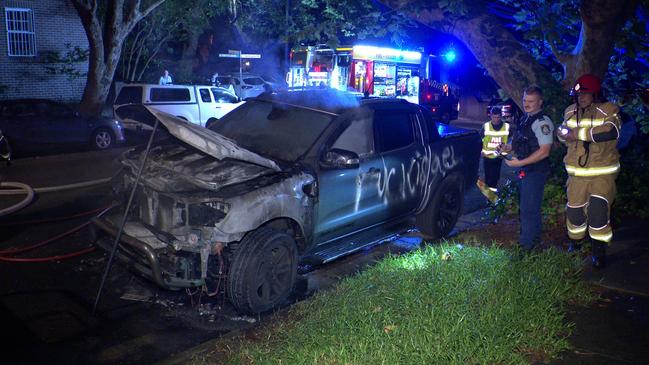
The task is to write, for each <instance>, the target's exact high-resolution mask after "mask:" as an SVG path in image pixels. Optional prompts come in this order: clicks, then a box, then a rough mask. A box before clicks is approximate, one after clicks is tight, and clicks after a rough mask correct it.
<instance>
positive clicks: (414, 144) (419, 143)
mask: <svg viewBox="0 0 649 365" xmlns="http://www.w3.org/2000/svg"><path fill="white" fill-rule="evenodd" d="M374 129H375V131H376V133H375V135H376V148H377V150H378V152H379V155H380V156H381V159H382V164H383V166H382V171H381V179H380V181H379V184H378V194H379V196H380V198H381V203H382V204H383V206H384V209H383V220H389V219H393V218H397V217H399V216H402V215H405V214H408V213H410V212H412V211H413V210H415V209H416V208H417V206H418V205H419V199H420V195H421V194H420V191H421V188H422V187H421V186H420V185H423V182H422V181H421V176H423V174H422V168H423V167H422V161H423V160H424V157H425V150H424V145H423V140H422V132H421V130H420V128H419V123H418V122H417V116H416V111H411V110H408V109H406V110H403V109H402V110H394V109H391V110H377V111H376V112H375V114H374Z"/></svg>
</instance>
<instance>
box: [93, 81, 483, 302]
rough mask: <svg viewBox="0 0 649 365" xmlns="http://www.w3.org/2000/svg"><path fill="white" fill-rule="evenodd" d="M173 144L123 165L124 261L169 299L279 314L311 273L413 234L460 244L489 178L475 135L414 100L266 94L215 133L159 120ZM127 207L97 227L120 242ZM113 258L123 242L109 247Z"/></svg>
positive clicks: (129, 157) (133, 155)
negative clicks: (181, 294)
mask: <svg viewBox="0 0 649 365" xmlns="http://www.w3.org/2000/svg"><path fill="white" fill-rule="evenodd" d="M143 111H144V112H145V113H150V115H149V116H147V117H146V118H157V120H159V121H160V123H161V127H162V125H164V127H165V128H166V130H167V131H169V133H170V134H171V135H172V136H173V137H171V138H170V139H168V140H167V141H166V143H162V144H158V145H156V146H155V147H153V148H152V149H151V151H150V153H149V155H148V156H149V157H148V160H147V166H146V168H145V169H144V170H139V166H140V164H141V163H142V161H143V157H142V156H143V154H144V153H145V151H144V150H143V149H144V147H139V148H137V149H133V150H131V151H129V152H128V153H126V154H125V155H123V156H122V161H121V162H122V164H123V165H124V169H123V170H122V176H116V177H115V181H114V191H115V192H116V193H117V195H116V200H117V201H119V202H122V203H125V202H126V201H127V200H128V199H127V197H128V195H129V192H130V191H131V190H132V189H133V188H134V184H135V181H136V178H135V176H136V175H137V172H138V171H143V173H142V176H141V179H140V180H139V182H138V184H137V186H136V187H135V199H134V200H133V203H134V206H132V207H131V209H130V210H129V212H130V214H129V216H128V217H127V222H126V225H125V226H124V231H123V232H124V234H123V235H122V236H121V245H120V246H119V251H118V255H119V257H120V258H122V259H124V260H125V261H126V262H128V263H129V264H130V265H132V267H133V268H134V269H136V270H138V271H139V272H140V273H142V274H143V275H144V276H146V277H148V278H149V279H151V280H153V281H154V282H156V283H157V284H158V285H160V286H161V287H164V288H167V289H180V288H201V287H203V286H204V285H207V286H210V287H218V286H219V283H220V281H221V280H225V287H226V289H225V292H226V293H227V295H229V298H230V301H231V302H232V303H233V304H234V306H235V307H236V308H238V309H239V310H241V311H244V312H249V313H258V312H263V311H266V310H269V309H271V308H274V307H276V306H277V305H279V304H281V303H282V302H283V301H284V300H285V299H286V298H287V297H288V295H289V294H290V292H291V289H292V287H293V285H294V283H295V280H296V275H297V265H298V262H302V263H308V264H311V265H313V264H321V263H326V262H329V261H332V260H335V259H336V258H339V257H341V256H343V255H346V254H349V253H351V252H355V251H358V250H361V249H363V248H365V247H367V246H369V245H372V244H376V243H378V242H381V241H382V240H385V239H386V238H388V237H392V236H394V234H396V233H399V232H402V231H404V230H406V229H408V228H410V227H411V226H412V223H413V221H414V223H415V224H416V226H417V227H418V228H419V229H420V230H421V231H422V232H424V233H425V234H426V235H428V236H430V237H433V238H440V237H444V236H446V235H448V234H449V233H450V232H451V230H452V229H453V227H454V225H455V223H456V221H457V218H458V216H459V215H460V213H461V211H462V201H463V195H464V191H465V189H466V188H468V187H469V186H471V185H473V184H474V183H475V181H476V177H477V173H478V160H479V156H480V150H481V143H480V137H479V135H478V133H477V132H475V131H468V130H463V129H459V128H455V127H453V126H448V125H440V124H438V123H435V121H434V120H433V119H432V117H431V114H430V112H429V111H427V110H425V109H424V108H423V107H420V106H418V105H415V104H411V103H409V102H407V101H405V100H400V99H382V98H377V99H363V100H360V101H359V100H357V99H355V97H353V96H350V94H343V93H338V92H334V91H331V90H321V91H315V90H314V91H300V92H298V91H295V92H287V93H284V94H282V93H280V94H277V95H267V94H264V95H262V96H261V97H259V98H254V99H251V100H249V101H248V102H246V104H244V105H242V106H241V107H239V108H237V109H235V110H233V111H232V112H231V113H229V114H227V115H226V116H224V117H223V119H221V120H220V121H219V123H215V124H214V125H212V126H211V127H210V128H209V129H208V128H201V127H199V126H197V125H194V124H190V123H186V122H184V121H182V120H180V119H178V118H175V117H173V116H171V115H169V114H165V113H161V112H159V111H156V110H155V109H153V108H148V109H145V110H143ZM124 205H125V204H123V205H122V206H121V207H122V208H121V211H120V209H114V210H113V211H111V212H110V213H109V214H107V215H105V216H104V217H102V218H101V219H98V220H96V221H95V223H96V224H95V226H96V227H98V228H99V229H100V230H101V231H106V232H108V233H109V234H110V235H115V234H116V233H117V231H118V226H119V222H120V221H121V220H122V216H123V213H124ZM97 242H98V244H99V245H100V246H102V247H105V248H109V247H110V246H108V245H105V244H104V243H106V242H111V241H110V240H106V239H104V240H102V239H100V240H98V241H97Z"/></svg>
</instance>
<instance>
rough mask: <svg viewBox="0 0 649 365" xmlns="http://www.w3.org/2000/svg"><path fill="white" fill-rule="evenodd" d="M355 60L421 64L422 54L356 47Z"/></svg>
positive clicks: (354, 50) (354, 51) (381, 48)
mask: <svg viewBox="0 0 649 365" xmlns="http://www.w3.org/2000/svg"><path fill="white" fill-rule="evenodd" d="M353 53H354V58H356V59H363V60H370V61H390V62H402V63H413V64H420V63H421V53H420V52H414V51H401V50H398V49H394V48H383V47H373V46H354V47H353Z"/></svg>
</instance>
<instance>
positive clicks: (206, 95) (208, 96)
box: [196, 87, 216, 127]
mask: <svg viewBox="0 0 649 365" xmlns="http://www.w3.org/2000/svg"><path fill="white" fill-rule="evenodd" d="M198 94H199V95H198V97H197V98H196V101H198V118H199V120H200V125H202V126H203V127H205V124H206V123H207V121H208V120H209V119H210V118H211V117H214V116H215V114H216V113H215V110H214V109H213V107H214V103H212V93H211V92H210V89H208V88H206V87H201V88H199V89H198Z"/></svg>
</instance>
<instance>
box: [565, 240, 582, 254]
mask: <svg viewBox="0 0 649 365" xmlns="http://www.w3.org/2000/svg"><path fill="white" fill-rule="evenodd" d="M581 246H582V242H581V240H570V245H569V246H568V252H579V251H581Z"/></svg>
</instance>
